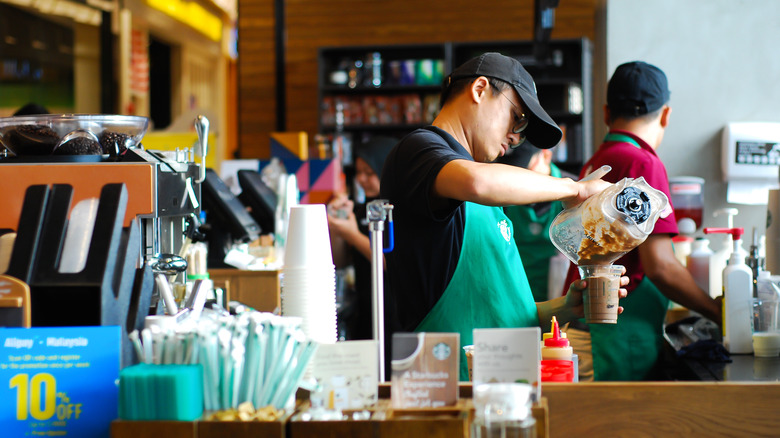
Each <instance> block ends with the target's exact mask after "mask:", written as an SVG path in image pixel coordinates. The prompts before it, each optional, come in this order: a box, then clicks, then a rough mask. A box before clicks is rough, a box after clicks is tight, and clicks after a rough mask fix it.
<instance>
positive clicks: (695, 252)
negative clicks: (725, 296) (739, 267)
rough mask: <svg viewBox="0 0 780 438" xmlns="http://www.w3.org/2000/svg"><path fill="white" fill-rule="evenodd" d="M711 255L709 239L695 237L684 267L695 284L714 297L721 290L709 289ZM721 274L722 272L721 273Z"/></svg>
mask: <svg viewBox="0 0 780 438" xmlns="http://www.w3.org/2000/svg"><path fill="white" fill-rule="evenodd" d="M711 257H712V250H711V249H710V241H709V240H707V239H705V238H703V237H697V238H696V239H695V240H694V241H693V247H692V250H691V253H690V254H689V255H688V257H687V260H686V264H685V267H686V268H687V269H688V272H690V273H691V276H692V277H693V280H694V281H695V282H696V285H697V286H699V287H700V288H702V289H703V290H704V292H707V293H708V294H710V296H711V297H713V298H715V297H717V296H718V295H720V294H721V291H717V293H714V292H715V291H713V290H711V289H710V262H711V260H710V259H711ZM721 275H722V274H721Z"/></svg>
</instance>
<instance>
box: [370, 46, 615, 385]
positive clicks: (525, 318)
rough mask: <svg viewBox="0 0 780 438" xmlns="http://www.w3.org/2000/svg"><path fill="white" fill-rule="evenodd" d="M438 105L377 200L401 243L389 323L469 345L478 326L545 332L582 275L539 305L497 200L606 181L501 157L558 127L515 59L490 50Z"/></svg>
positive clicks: (566, 193) (575, 306) (578, 300)
mask: <svg viewBox="0 0 780 438" xmlns="http://www.w3.org/2000/svg"><path fill="white" fill-rule="evenodd" d="M441 102H442V108H441V111H440V112H439V115H438V116H437V117H436V119H435V120H434V121H433V125H432V126H428V127H426V128H423V129H419V130H416V131H414V132H412V133H410V134H409V135H407V136H406V137H404V138H403V139H402V140H401V141H400V142H399V144H398V145H397V146H396V147H395V148H394V149H393V150H392V151H391V152H390V155H389V156H388V157H387V160H386V161H385V167H384V169H383V170H382V184H381V197H382V198H384V199H388V200H389V201H390V203H391V204H393V206H394V209H393V216H394V219H395V250H394V251H392V252H390V253H388V254H386V255H385V258H386V260H387V278H388V282H389V291H388V293H386V294H385V297H386V299H387V302H386V303H385V320H386V332H388V333H392V332H398V331H406V332H410V331H429V332H458V333H460V342H461V345H468V344H470V343H472V329H474V328H481V327H533V326H541V327H542V328H543V329H545V330H547V329H548V328H549V326H550V320H551V318H552V316H553V315H556V316H557V317H558V320H560V321H562V322H566V321H569V320H571V319H573V318H578V317H581V316H582V314H583V308H582V286H583V282H581V281H577V282H575V283H574V284H573V285H572V288H571V289H570V291H571V293H569V294H568V296H567V297H562V298H560V299H557V300H552V301H546V302H542V303H534V300H533V297H532V296H531V293H530V290H529V287H528V280H527V279H526V277H525V273H524V271H523V269H522V262H521V261H520V256H519V254H518V252H517V247H516V245H515V242H514V240H513V238H512V224H511V222H510V221H509V219H507V217H506V215H504V213H503V211H502V209H501V208H500V206H502V205H516V204H527V203H533V202H543V201H551V200H562V201H564V202H566V203H567V204H569V205H572V204H577V203H579V202H582V201H583V200H585V199H587V198H588V197H589V196H591V195H593V194H595V193H598V192H600V191H601V190H603V189H604V188H606V187H607V186H608V184H607V183H605V182H604V181H603V180H599V179H597V180H594V181H590V182H584V183H583V182H575V181H573V180H571V179H565V178H553V177H550V176H546V175H541V174H539V173H536V172H531V171H529V170H526V169H522V168H519V167H516V166H509V165H505V164H500V163H494V161H495V160H496V159H497V158H498V157H500V156H502V155H504V154H506V152H507V151H508V150H509V149H512V148H515V147H517V146H519V145H520V144H521V143H523V141H524V140H525V139H526V137H527V138H528V140H529V141H530V142H531V143H533V144H534V145H535V146H537V147H541V148H550V147H553V146H555V145H556V144H558V142H559V141H560V139H561V136H562V133H561V130H560V129H559V128H558V126H557V125H556V124H555V122H553V121H552V119H551V118H550V116H548V115H547V113H545V111H544V110H543V109H542V107H541V106H540V105H539V101H538V98H537V96H536V87H535V85H534V82H533V79H532V78H531V76H530V75H529V74H528V72H526V71H525V69H524V68H523V66H522V65H521V64H520V63H519V62H518V61H517V60H515V59H512V58H509V57H506V56H503V55H501V54H498V53H486V54H483V55H481V56H478V57H476V58H473V59H471V60H469V61H467V62H466V63H465V64H463V65H461V66H460V67H458V68H457V69H455V71H454V72H452V74H450V75H449V76H448V77H447V79H446V80H445V83H444V89H443V91H442V97H441ZM624 280H625V281H628V280H627V279H624ZM460 353H461V373H460V378H461V380H467V379H468V373H467V370H466V359H465V355H464V354H463V352H462V351H461V352H460Z"/></svg>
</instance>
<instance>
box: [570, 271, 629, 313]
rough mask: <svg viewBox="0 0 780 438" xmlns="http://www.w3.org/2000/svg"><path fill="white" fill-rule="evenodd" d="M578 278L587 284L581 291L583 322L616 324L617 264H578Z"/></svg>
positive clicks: (618, 289)
mask: <svg viewBox="0 0 780 438" xmlns="http://www.w3.org/2000/svg"><path fill="white" fill-rule="evenodd" d="M578 269H579V271H580V278H582V279H583V280H585V281H587V283H588V286H587V289H585V290H584V291H583V293H582V300H583V304H584V308H585V322H587V323H589V324H617V315H618V299H619V294H620V276H621V275H622V272H623V267H622V266H619V265H585V266H578Z"/></svg>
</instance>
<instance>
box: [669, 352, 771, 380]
mask: <svg viewBox="0 0 780 438" xmlns="http://www.w3.org/2000/svg"><path fill="white" fill-rule="evenodd" d="M682 365H683V366H684V367H685V368H687V370H688V371H689V372H690V373H691V375H692V377H693V378H695V379H696V380H702V381H726V382H777V381H780V357H754V356H753V355H752V354H734V355H731V362H730V363H728V362H707V361H699V360H692V359H687V360H683V361H682Z"/></svg>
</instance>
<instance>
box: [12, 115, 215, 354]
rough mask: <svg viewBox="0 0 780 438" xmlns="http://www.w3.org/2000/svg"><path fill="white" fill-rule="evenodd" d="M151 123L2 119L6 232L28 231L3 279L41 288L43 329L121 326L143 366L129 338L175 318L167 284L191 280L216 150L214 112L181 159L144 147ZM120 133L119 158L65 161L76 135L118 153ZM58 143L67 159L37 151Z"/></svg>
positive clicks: (36, 293)
mask: <svg viewBox="0 0 780 438" xmlns="http://www.w3.org/2000/svg"><path fill="white" fill-rule="evenodd" d="M147 124H148V119H146V118H143V117H133V116H86V115H85V116H69V115H48V116H27V117H10V118H5V119H0V141H1V142H2V145H3V146H5V148H6V149H8V150H10V152H11V153H8V152H5V153H4V154H2V155H0V175H1V176H2V178H1V180H2V182H0V190H1V191H2V193H3V195H2V197H1V198H0V230H3V231H4V232H6V234H7V233H8V232H12V233H16V239H15V243H14V245H13V251H12V253H11V257H10V262H9V265H8V270H7V271H6V272H5V273H4V272H0V274H6V275H8V276H11V277H14V278H17V279H19V280H21V281H23V282H25V283H27V284H28V285H29V289H30V303H31V321H32V324H31V325H32V326H77V325H119V326H121V327H122V334H123V337H122V341H123V358H122V361H123V363H130V362H129V361H130V360H131V359H132V348H131V347H130V346H129V345H125V344H128V343H127V342H126V341H127V333H128V332H130V331H132V330H133V329H135V328H142V327H143V324H144V318H145V317H146V316H147V315H149V314H154V313H162V312H163V311H164V308H163V307H162V306H158V304H157V303H158V301H159V297H160V290H159V286H158V284H159V283H158V282H156V281H155V277H160V276H162V275H166V276H167V279H168V280H173V281H176V279H177V278H178V279H179V281H181V282H183V281H184V274H183V273H181V271H182V270H183V269H184V268H186V263H181V262H183V258H182V257H183V255H182V254H181V252H182V250H183V249H186V244H187V242H189V240H190V239H191V238H192V237H193V235H194V234H195V233H196V232H197V229H198V226H199V221H198V217H199V215H200V199H201V182H202V181H203V180H204V178H205V158H206V155H207V153H208V147H207V139H208V120H206V119H205V117H202V116H200V117H198V119H196V120H195V125H196V128H197V130H198V134H199V142H198V144H197V145H196V146H195V147H194V148H192V149H187V150H176V151H173V152H163V151H152V150H145V149H144V148H143V146H142V144H141V138H142V136H143V134H144V133H145V131H146V126H147ZM22 128H24V129H22ZM109 131H110V133H111V134H115V137H118V138H120V140H121V141H120V142H114V143H113V144H110V145H108V149H109V151H108V152H109V153H97V154H85V155H67V154H66V155H62V154H59V155H58V154H56V150H57V149H59V148H63V147H65V145H67V142H68V141H71V142H72V141H74V138H75V139H77V140H79V141H78V142H79V143H80V145H91V144H92V143H93V142H98V141H99V145H100V146H101V147H103V150H102V152H106V148H105V146H106V145H105V144H104V143H103V139H104V137H105V135H104V134H106V133H108V132H109ZM117 133H118V134H117ZM20 134H25V135H26V136H24V137H20ZM50 137H51V138H52V139H53V140H50ZM55 137H56V138H55ZM19 138H22V139H23V140H24V141H19ZM46 141H51V143H52V144H53V143H55V142H56V145H54V146H51V147H52V148H53V149H54V151H55V153H51V151H49V153H44V154H38V155H36V154H34V153H33V152H39V150H33V148H41V147H44V148H45V149H46V150H47V151H48V148H49V144H48V143H46ZM24 142H26V143H24ZM119 143H121V144H119ZM22 145H24V146H25V147H27V148H28V151H30V153H29V154H27V153H25V152H26V151H24V150H20V146H22ZM15 148H16V150H14V149H15ZM98 150H99V149H98ZM196 157H197V158H200V162H196ZM82 207H83V208H82ZM83 223H88V224H90V225H89V226H85V227H79V225H80V224H83ZM79 233H81V235H77V234H79ZM0 234H3V233H2V232H0ZM74 236H75V237H74ZM71 241H77V242H81V243H80V245H79V244H78V243H77V244H75V245H69V242H71ZM74 258H75V259H77V261H74ZM66 265H72V266H75V268H73V269H66V268H65V266H66ZM172 267H173V271H172V270H171V269H172ZM0 325H3V324H2V321H0Z"/></svg>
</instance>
